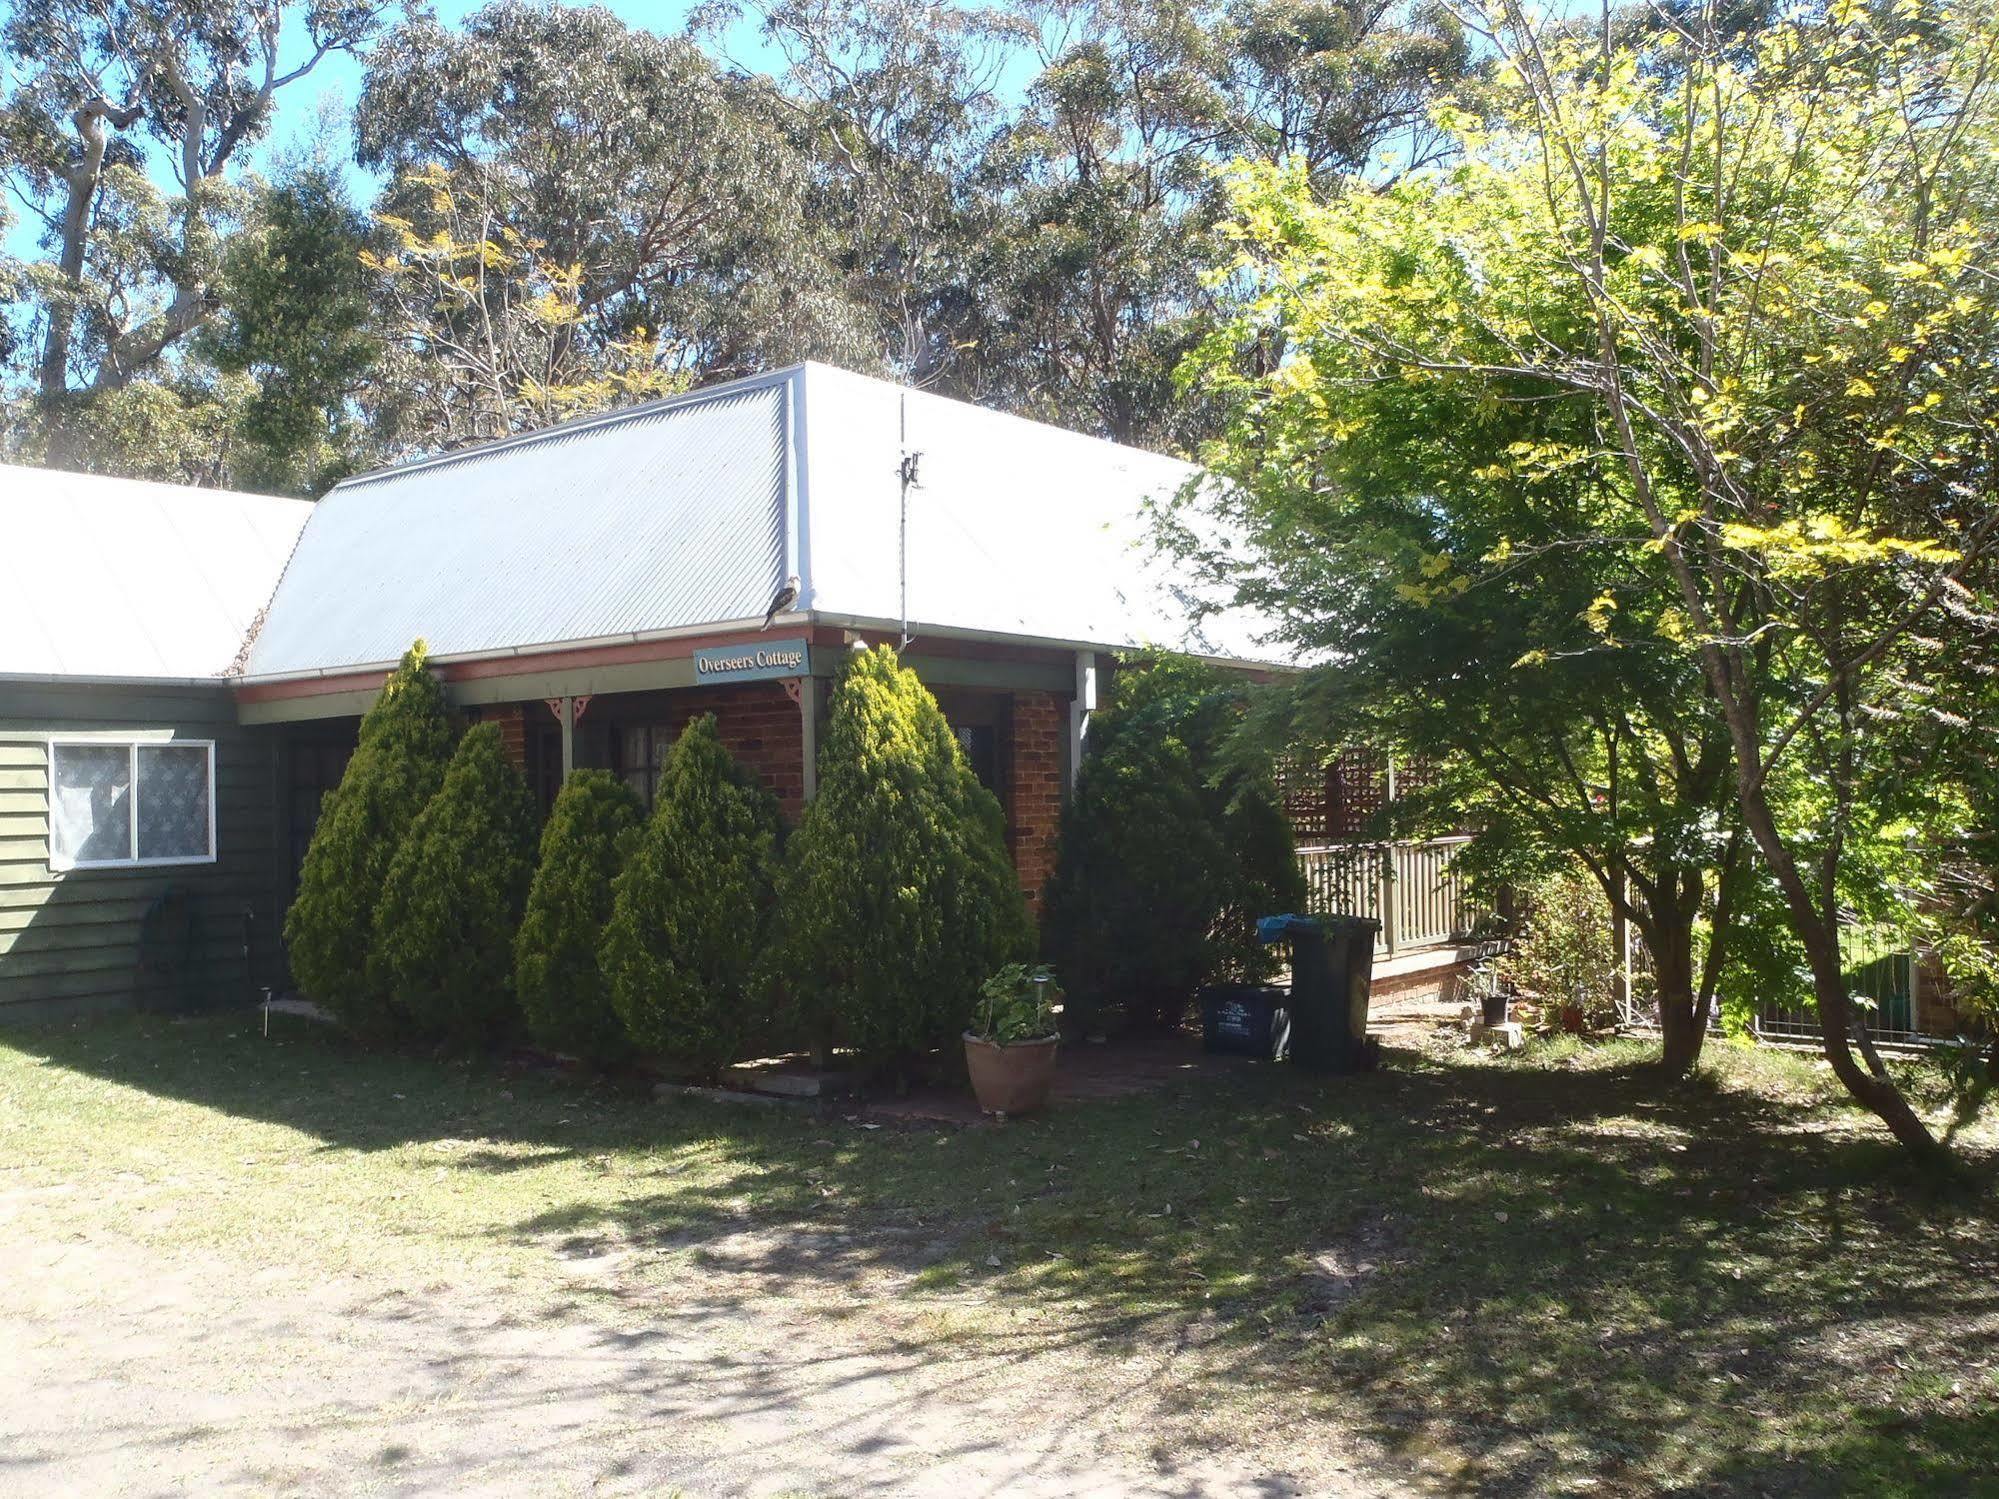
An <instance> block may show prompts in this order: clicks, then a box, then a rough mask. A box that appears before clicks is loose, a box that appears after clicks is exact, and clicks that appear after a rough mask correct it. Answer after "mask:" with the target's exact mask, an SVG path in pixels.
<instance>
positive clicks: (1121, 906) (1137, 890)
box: [1042, 735, 1232, 1025]
mask: <svg viewBox="0 0 1999 1499" xmlns="http://www.w3.org/2000/svg"><path fill="white" fill-rule="evenodd" d="M1230 863H1231V861H1230V859H1229V856H1228V850H1227V849H1226V847H1225V846H1224V845H1223V843H1222V840H1221V837H1220V835H1219V833H1218V831H1217V829H1216V827H1215V824H1214V822H1213V820H1212V819H1211V818H1210V817H1209V815H1208V810H1207V808H1206V806H1205V805H1204V804H1203V800H1202V797H1201V791H1200V785H1199V783H1198V782H1197V781H1196V779H1195V777H1194V768H1193V761H1192V759H1191V757H1190V756H1189V755H1188V753H1187V748H1186V746H1185V745H1183V744H1181V743H1180V742H1179V741H1178V740H1177V739H1171V738H1165V739H1151V738H1146V737H1143V736H1139V735H1130V736H1126V737H1122V738H1119V739H1117V740H1115V741H1113V742H1112V743H1110V744H1108V745H1105V746H1104V747H1102V748H1100V749H1098V750H1096V751H1093V752H1092V753H1091V754H1090V755H1089V756H1088V757H1087V758H1085V760H1084V761H1083V766H1082V770H1081V772H1080V773H1079V774H1078V776H1077V779H1076V789H1075V791H1074V793H1073V794H1072V795H1071V796H1070V799H1069V804H1068V806H1067V807H1065V808H1064V809H1063V813H1062V848H1061V852H1060V854H1059V855H1058V857H1057V860H1056V866H1055V877H1054V878H1053V879H1052V880H1051V881H1050V882H1049V885H1048V896H1047V901H1046V903H1045V905H1044V906H1043V915H1042V921H1043V929H1044V933H1045V936H1046V948H1047V952H1048V956H1049V960H1050V961H1051V962H1052V963H1053V964H1054V965H1055V970H1056V972H1058V973H1060V974H1061V975H1062V982H1063V985H1064V987H1065V988H1066V989H1067V991H1068V994H1069V997H1070V999H1069V1003H1070V1008H1071V1012H1072V1013H1073V1014H1074V1015H1075V1016H1076V1017H1077V1018H1079V1019H1081V1020H1083V1022H1084V1023H1085V1024H1092V1023H1094V1022H1095V1020H1096V1018H1097V1017H1098V1016H1099V1015H1100V1014H1101V1013H1102V1012H1103V1011H1104V1010H1106V1009H1109V1008H1120V1009H1122V1010H1123V1011H1124V1012H1125V1013H1126V1014H1127V1015H1129V1016H1130V1017H1132V1018H1133V1019H1135V1020H1139V1021H1142V1022H1144V1023H1148V1024H1162V1025H1171V1024H1176V1023H1177V1022H1178V1021H1179V1020H1180V1019H1181V1017H1182V1015H1183V1013H1184V1012H1185V1010H1186V1008H1187V1004H1188V1002H1189V1000H1191V999H1192V998H1193V994H1194V991H1195V990H1196V989H1197V988H1199V987H1200V986H1201V985H1202V984H1204V983H1206V982H1208V981H1209V980H1210V979H1211V978H1212V977H1213V976H1214V970H1215V966H1216V960H1215V952H1214V939H1213V933H1214V927H1215V924H1216V921H1217V918H1218V916H1219V915H1220V912H1221V909H1222V905H1223V903H1224V901H1225V900H1226V898H1227V893H1228V890H1229V888H1230V885H1231V878H1232V870H1231V868H1230Z"/></svg>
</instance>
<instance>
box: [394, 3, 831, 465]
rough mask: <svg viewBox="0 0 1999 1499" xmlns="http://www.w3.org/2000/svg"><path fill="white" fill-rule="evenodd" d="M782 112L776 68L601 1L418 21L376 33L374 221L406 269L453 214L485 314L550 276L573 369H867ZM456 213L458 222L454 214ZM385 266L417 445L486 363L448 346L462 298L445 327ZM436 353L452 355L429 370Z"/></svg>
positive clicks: (576, 380)
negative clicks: (835, 362) (452, 389)
mask: <svg viewBox="0 0 1999 1499" xmlns="http://www.w3.org/2000/svg"><path fill="white" fill-rule="evenodd" d="M785 113H786V112H785V108H784V106H783V105H782V104H781V103H780V102H779V101H778V100H777V99H776V97H775V93H774V89H773V87H772V85H771V84H770V83H769V82H768V81H766V80H760V79H752V78H745V77H742V76H739V75H735V74H731V73H726V72H724V71H723V70H721V69H720V68H718V67H717V66H716V65H715V64H714V63H713V62H712V61H711V60H710V59H709V58H708V57H707V56H706V55H705V54H704V53H703V52H702V51H701V50H700V48H699V47H698V46H696V45H695V44H694V43H693V42H692V41H690V40H688V39H686V38H684V37H663V36H659V35H656V34H654V33H652V32H649V31H645V30H643V29H639V28H635V27H632V26H628V25H627V24H626V23H625V22H623V21H621V20H619V19H618V18H617V17H615V16H613V15H612V14H611V13H610V12H608V11H606V10H602V9H594V8H593V9H568V8H564V7H555V6H546V5H537V4H531V3H526V0H497V3H495V4H492V5H488V6H486V7H485V8H484V9H482V10H479V11H475V12H474V13H473V14H472V15H470V16H469V17H467V18H466V19H465V21H464V22H463V24H462V25H460V26H457V27H446V26H444V25H442V24H440V23H439V22H438V21H436V20H435V19H433V18H431V17H428V16H422V15H420V16H417V17H415V18H413V19H411V20H409V21H407V22H405V23H404V24H402V25H400V26H398V27H396V28H395V29H393V30H391V31H390V32H388V33H387V34H386V35H385V36H384V37H383V39H382V40H381V42H380V43H379V44H378V45H377V46H376V47H375V48H374V49H373V51H372V52H371V54H370V58H369V66H368V72H367V77H366V81H365V85H364V88H363V92H362V97H361V101H360V106H359V110H358V113H357V139H358V153H357V155H358V159H359V161H360V162H361V164H362V165H363V166H365V167H368V168H370V169H374V170H377V171H380V172H382V173H384V174H385V175H387V176H388V177H389V179H390V181H389V184H388V186H387V187H386V188H385V189H384V191H383V194H382V196H381V199H380V201H379V202H378V204H377V215H378V217H379V218H380V219H382V220H383V221H384V223H385V225H386V226H387V228H388V230H389V231H390V232H389V234H388V239H389V244H388V246H387V249H386V250H385V251H384V252H383V253H384V254H385V255H386V256H387V257H388V258H389V259H390V260H391V261H394V262H396V263H397V265H398V266H399V267H400V268H401V269H402V270H405V271H407V270H411V269H412V266H411V257H412V255H414V256H415V257H416V259H417V261H419V262H421V260H422V259H423V254H424V252H423V249H422V246H423V244H424V242H425V241H426V240H427V239H428V237H429V236H430V235H431V233H432V232H434V231H435V230H437V229H440V228H442V229H448V230H449V231H450V232H451V233H452V234H453V236H454V237H455V238H457V239H458V240H459V241H460V242H461V243H464V244H467V245H469V246H472V247H477V246H479V245H486V244H490V245H492V246H494V247H495V251H494V253H492V254H486V253H484V252H479V253H476V254H474V255H473V256H472V258H471V259H470V260H467V261H466V262H465V263H464V264H462V265H460V266H459V267H458V268H457V271H456V273H455V274H457V275H458V276H459V277H460V278H461V279H465V278H471V279H473V280H476V281H477V282H478V283H479V285H478V286H477V287H475V288H472V291H473V295H474V297H475V298H476V299H477V300H478V301H479V302H480V303H481V304H483V305H482V306H481V307H478V308H474V309H472V310H471V311H472V314H473V316H474V321H475V322H491V323H492V324H493V325H495V326H498V325H500V324H501V323H502V322H504V320H505V319H504V318H503V317H501V316H500V315H499V314H498V312H496V311H495V307H494V302H495V299H511V302H512V304H513V305H516V306H531V305H532V304H534V303H535V302H536V299H537V298H538V297H539V296H540V295H541V292H542V290H543V289H546V288H555V289H556V295H557V297H558V300H560V301H561V302H562V303H563V304H564V306H563V307H562V308H561V309H560V310H559V312H558V313H557V315H556V316H555V317H554V320H553V321H552V322H549V320H547V319H544V322H548V323H549V326H547V327H546V328H545V330H544V331H545V333H546V334H547V337H548V341H549V344H550V350H549V359H550V360H551V362H552V365H551V367H552V368H553V369H554V370H556V371H557V372H559V377H560V379H561V380H563V381H564V382H566V383H569V384H572V385H573V384H581V383H587V381H588V379H589V378H590V376H591V374H592V372H593V371H595V370H596V369H598V368H599V367H600V366H601V365H603V364H604V363H605V362H606V361H607V360H608V361H609V362H612V363H617V364H620V365H621V367H623V368H624V369H625V370H626V372H627V373H636V372H637V371H638V367H642V366H643V367H650V369H651V370H652V371H653V372H654V373H655V374H658V375H660V376H663V377H678V378H682V379H684V378H690V377H694V376H701V377H718V376H728V375H736V374H741V373H745V372H747V371H752V370H755V369H759V368H762V367H765V366H767V365H771V364H778V363H783V362H785V361H787V360H791V359H796V358H800V357H805V356H809V355H817V356H822V357H831V358H840V359H845V360H848V361H850V362H851V361H853V360H857V359H859V360H863V361H864V360H865V340H864V338H863V336H862V322H861V319H860V317H859V315H858V313H857V311H856V308H855V306H854V303H853V301H852V299H851V297H850V296H849V295H848V288H847V286H846V283H845V280H844V278H843V276H842V274H841V271H840V269H839V266H838V264H837V257H836V255H835V253H834V250H835V246H834V243H833V240H832V236H831V234H830V232H829V230H828V229H827V227H826V226H825V225H824V224H821V223H817V222H814V221H813V220H812V219H811V218H810V217H809V216H808V215H807V213H806V212H805V210H806V208H807V206H808V190H809V187H810V179H809V171H808V158H807V156H806V154H805V152H804V151H803V150H802V149H801V148H800V146H799V144H798V142H797V140H796V139H795V138H794V136H793V135H792V133H791V132H790V131H789V130H788V129H787V128H786V120H785ZM446 199H448V201H449V203H450V205H452V206H451V207H450V208H449V209H448V210H447V209H445V208H441V207H440V203H442V202H444V201H445V200H446ZM452 214H458V215H460V216H462V218H463V220H464V222H463V223H462V224H460V225H458V226H457V227H452V226H451V225H449V224H447V223H445V220H447V219H449V218H450V217H451V215H452ZM409 235H413V236H414V240H413V241H411V240H409V239H408V238H406V236H409ZM431 269H432V270H435V269H436V268H435V267H432V268H431ZM446 269H447V270H448V269H449V268H446ZM414 270H415V271H416V272H418V273H419V280H421V273H422V272H423V270H424V266H423V265H422V264H420V263H419V264H417V265H415V266H414ZM394 280H395V277H394V275H393V274H391V276H390V282H391V290H392V294H391V295H390V296H389V298H388V299H387V305H386V319H387V324H388V327H387V330H386V331H387V332H388V333H389V335H390V336H391V338H392V339H393V341H394V342H395V343H396V344H397V346H398V347H399V348H400V349H401V350H402V351H403V353H404V354H406V355H409V356H411V357H410V358H406V359H404V360H402V361H401V362H400V363H398V364H392V366H391V368H390V369H389V370H388V371H387V372H386V373H385V380H384V385H383V389H382V390H381V392H380V393H379V399H380V403H381V404H380V410H381V411H382V412H383V414H384V415H385V417H386V418H387V420H388V424H389V426H390V427H391V429H392V430H393V428H394V427H395V426H396V424H397V422H398V421H399V420H402V421H405V422H406V423H413V424H414V425H413V428H412V436H414V437H415V438H416V440H418V441H433V440H437V439H440V438H441V439H444V440H450V439H451V438H453V437H455V436H458V435H463V434H462V433H461V432H460V431H459V430H457V429H453V428H449V427H446V428H444V429H432V428H430V427H427V426H426V425H425V424H424V423H425V421H426V420H427V418H426V416H425V413H426V412H427V413H428V414H429V416H432V417H434V416H436V415H438V414H439V413H442V412H447V411H452V410H470V409H474V408H479V402H478V400H477V399H475V395H476V392H472V391H470V387H472V386H476V384H477V382H478V380H479V379H480V378H481V376H480V372H479V371H478V370H476V369H475V370H460V369H457V368H456V367H455V365H454V363H453V360H454V359H455V358H456V356H455V355H454V354H453V353H452V352H451V349H452V346H453V345H454V344H456V343H458V342H459V341H460V333H461V331H462V330H460V329H459V328H458V327H457V326H455V325H452V324H451V323H450V316H452V315H455V313H456V312H457V311H462V310H463V309H456V308H455V307H454V309H453V311H452V312H450V313H440V317H442V318H444V319H445V321H444V323H443V324H440V323H439V322H437V321H435V320H433V319H432V318H430V317H429V316H427V315H426V313H425V311H424V300H425V299H424V298H423V297H422V296H421V295H416V296H409V295H401V294H395V293H394ZM489 314H490V316H489ZM432 355H439V356H440V357H441V358H442V363H441V364H432V365H431V366H430V367H429V368H427V369H426V368H424V367H423V363H424V361H425V360H426V359H428V358H430V357H431V356H432ZM486 362H487V363H491V362H493V361H486ZM405 375H407V376H408V377H409V378H413V379H415V380H417V381H418V382H419V383H422V384H425V385H426V386H427V388H428V390H429V394H428V395H425V396H424V397H423V398H422V399H419V400H416V401H415V403H414V404H415V405H416V407H417V408H418V409H417V410H416V411H415V412H408V411H403V410H400V409H399V404H398V394H397V391H398V386H399V385H400V384H402V383H403V377H404V376H405ZM454 380H455V381H459V382H461V383H462V384H464V385H465V386H467V387H468V393H467V394H465V395H464V396H463V397H462V398H461V399H458V400H456V401H455V402H452V401H445V402H442V403H440V402H439V401H438V400H437V399H436V398H435V397H436V386H437V384H438V383H439V382H442V383H443V384H445V385H447V386H448V385H449V384H450V383H451V382H453V381H454ZM543 383H546V382H543ZM479 409H483V408H479ZM527 415H528V416H529V417H532V416H533V415H535V413H532V412H530V413H528V414H527ZM517 419H521V418H519V417H518V416H516V417H509V416H507V415H506V413H505V412H504V411H503V412H501V413H500V414H499V415H498V416H497V417H495V416H494V415H493V414H492V413H491V412H488V413H487V416H485V417H482V418H481V421H482V422H483V421H489V420H498V421H500V422H502V424H504V423H505V422H507V421H510V420H517ZM467 430H477V431H478V432H479V435H490V433H489V432H487V431H485V430H484V428H483V427H482V426H480V425H479V423H474V424H473V426H472V428H469V429H467Z"/></svg>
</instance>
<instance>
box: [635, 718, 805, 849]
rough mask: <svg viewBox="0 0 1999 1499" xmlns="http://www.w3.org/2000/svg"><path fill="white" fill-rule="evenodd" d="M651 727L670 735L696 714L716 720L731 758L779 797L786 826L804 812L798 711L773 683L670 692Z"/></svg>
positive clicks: (802, 749) (801, 732) (802, 747)
mask: <svg viewBox="0 0 1999 1499" xmlns="http://www.w3.org/2000/svg"><path fill="white" fill-rule="evenodd" d="M667 701H668V706H667V707H666V709H665V710H664V711H663V712H662V713H661V714H660V715H659V717H658V718H657V719H655V722H659V723H664V724H665V725H666V726H667V727H668V729H670V730H671V731H672V732H673V733H674V734H676V735H677V734H678V733H679V732H680V731H681V730H682V729H683V728H685V727H686V726H687V721H688V720H689V719H691V718H694V717H695V716H697V715H698V714H702V713H712V714H714V715H715V729H716V732H717V733H719V734H720V735H721V737H722V743H723V744H724V745H726V746H727V747H728V750H729V753H730V754H732V755H734V756H735V757H736V758H737V759H738V760H740V761H742V762H743V764H745V765H746V766H748V767H749V768H750V769H751V770H754V771H755V772H756V773H757V775H758V777H759V778H760V779H761V780H762V781H763V783H764V785H766V786H768V787H769V788H770V790H771V792H772V794H773V795H775V796H776V797H777V802H778V806H779V808H780V809H781V810H782V811H783V813H784V817H785V821H787V822H789V823H791V824H792V825H793V826H796V825H797V822H798V817H799V814H800V813H801V812H803V811H804V810H805V737H804V725H803V723H802V722H801V720H800V718H799V714H800V712H801V709H800V708H799V705H798V704H797V703H794V702H793V701H792V700H791V697H790V695H789V694H787V693H786V692H785V690H784V688H783V687H782V686H781V685H780V684H779V683H776V682H732V683H729V684H728V685H726V686H717V687H692V688H688V689H687V690H686V691H683V692H676V693H674V694H673V695H672V696H671V697H670V698H669V699H668V700H667Z"/></svg>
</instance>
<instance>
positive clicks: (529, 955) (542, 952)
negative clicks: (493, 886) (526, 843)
mask: <svg viewBox="0 0 1999 1499" xmlns="http://www.w3.org/2000/svg"><path fill="white" fill-rule="evenodd" d="M644 824H645V807H644V806H643V805H642V804H641V803H640V801H639V799H638V797H637V796H636V795H634V794H633V792H632V789H631V788H630V787H629V786H627V785H626V784H625V783H624V782H623V781H621V780H619V779H618V778H617V777H616V776H614V775H612V774H611V773H610V772H609V771H607V770H579V771H576V772H574V773H573V774H571V775H570V777H569V779H568V780H566V781H564V782H563V784H562V790H561V791H560V792H559V793H558V794H557V796H556V798H555V805H554V806H553V807H552V808H550V809H549V814H548V825H547V826H546V827H544V828H543V829H542V834H541V851H540V856H539V858H538V859H537V861H536V864H535V874H534V883H533V884H532V885H531V886H530V887H529V889H528V902H527V911H526V914H525V915H523V916H522V918H521V929H520V933H519V935H518V936H517V937H516V938H515V939H514V993H515V995H516V996H517V997H518V998H519V1000H520V1006H521V1016H522V1018H523V1019H524V1020H525V1021H526V1022H527V1028H528V1034H529V1035H531V1036H533V1037H534V1039H535V1040H536V1041H537V1042H539V1043H540V1044H541V1045H543V1046H546V1047H548V1048H549V1049H550V1050H552V1051H559V1052H563V1053H565V1054H567V1055H570V1056H576V1057H582V1058H584V1059H586V1060H588V1061H593V1062H608V1061H615V1060H617V1059H618V1058H620V1057H622V1056H624V1055H625V1054H627V1053H628V1052H629V1051H630V1050H631V1039H630V1037H629V1036H628V1035H627V1034H626V1032H625V1024H624V1021H623V1020H621V1019H620V1018H619V1017H618V1012H617V1010H616V1009H615V1008H613V1007H612V1004H611V987H610V983H609V981H608V980H607V979H606V977H605V975H604V970H603V968H602V967H601V966H600V965H599V963H598V961H597V954H598V949H599V948H600V947H601V946H602V944H603V940H604V926H605V923H606V922H608V921H609V920H610V919H611V883H612V881H613V880H614V879H616V878H617V875H618V871H619V870H621V869H623V868H624V866H625V861H626V860H627V859H629V858H630V857H631V853H632V850H633V847H634V846H635V845H636V844H637V842H638V835H639V829H640V828H641V827H643V826H644Z"/></svg>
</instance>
